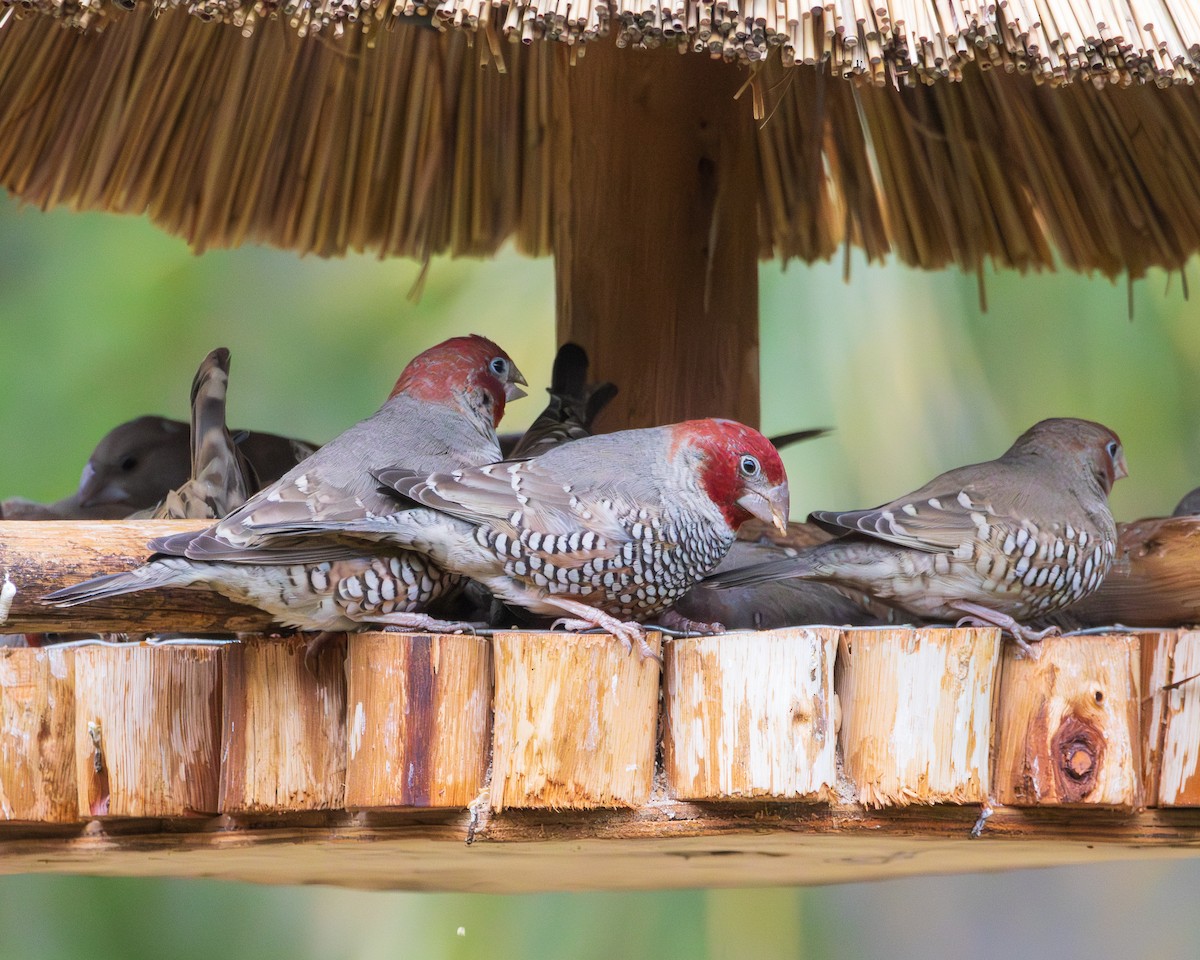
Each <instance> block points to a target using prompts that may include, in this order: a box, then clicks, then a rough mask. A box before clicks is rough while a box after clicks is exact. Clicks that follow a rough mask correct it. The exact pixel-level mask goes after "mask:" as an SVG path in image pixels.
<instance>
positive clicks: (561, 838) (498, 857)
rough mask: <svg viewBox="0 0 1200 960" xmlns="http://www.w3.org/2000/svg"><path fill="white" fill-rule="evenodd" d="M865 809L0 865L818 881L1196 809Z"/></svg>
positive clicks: (104, 844)
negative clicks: (979, 822)
mask: <svg viewBox="0 0 1200 960" xmlns="http://www.w3.org/2000/svg"><path fill="white" fill-rule="evenodd" d="M978 814H979V809H978V807H965V808H964V807H958V806H932V807H927V806H917V807H905V808H899V809H892V810H885V811H872V810H867V809H864V808H861V807H855V806H849V807H847V806H833V807H827V806H824V805H820V804H803V803H782V804H781V803H771V804H767V803H742V804H694V803H680V802H671V801H665V800H656V801H652V802H651V803H650V804H648V805H646V806H644V807H642V808H640V809H637V810H590V811H533V810H529V811H506V812H504V813H502V814H493V815H490V816H489V815H488V811H487V810H486V809H483V810H480V811H478V816H477V817H476V816H472V815H470V814H468V813H466V812H454V813H452V814H451V813H446V812H441V813H439V812H436V811H428V810H427V811H422V812H421V813H419V814H344V813H340V814H339V813H310V814H304V815H299V816H296V817H293V818H292V819H291V820H282V821H281V820H280V819H278V818H271V819H270V820H258V821H256V820H254V819H253V818H247V819H240V818H230V817H218V818H214V819H208V820H203V819H199V820H191V821H174V822H169V823H168V822H164V821H160V820H145V821H112V820H108V821H103V822H93V823H91V824H88V825H86V826H61V825H60V826H58V827H56V828H52V827H43V828H42V830H41V832H40V833H35V832H31V831H30V830H29V829H28V828H27V827H21V826H18V825H12V824H7V825H6V824H0V873H14V874H15V873H76V874H91V875H104V876H160V877H179V876H185V877H186V876H202V877H224V878H228V879H236V880H242V881H251V882H257V883H289V884H292V883H322V884H337V885H341V886H348V887H358V888H366V889H397V890H458V891H470V892H480V891H489V892H494V893H518V892H533V891H546V890H553V891H574V890H649V889H656V888H672V887H714V886H721V887H732V886H763V885H767V884H780V885H784V884H787V885H795V884H827V883H845V882H852V881H853V882H862V881H868V880H879V879H885V878H896V877H906V876H920V875H930V874H943V873H962V872H977V871H981V870H986V871H988V872H994V871H997V870H1009V869H1016V868H1030V867H1044V866H1054V865H1065V864H1095V863H1102V862H1105V861H1114V860H1147V859H1157V860H1162V859H1178V858H1183V857H1196V856H1198V855H1200V811H1196V810H1153V811H1146V812H1144V813H1140V814H1131V813H1116V812H1114V811H1110V810H1104V809H1097V808H1090V809H1087V810H1078V809H1074V810H1063V809H1061V808H1057V809H1055V808H1048V809H1044V810H1043V809H1017V808H1013V807H997V808H996V810H995V813H994V815H993V816H992V817H991V819H990V820H988V822H987V826H986V828H985V829H984V831H983V836H982V837H981V838H980V839H978V840H972V839H969V833H970V830H971V826H972V824H973V823H974V822H975V820H976V818H977V817H978Z"/></svg>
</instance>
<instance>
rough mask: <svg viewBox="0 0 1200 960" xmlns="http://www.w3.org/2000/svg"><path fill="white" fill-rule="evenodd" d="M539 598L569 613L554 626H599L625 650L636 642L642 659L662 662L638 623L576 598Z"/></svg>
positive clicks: (577, 627) (585, 628)
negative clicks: (623, 645)
mask: <svg viewBox="0 0 1200 960" xmlns="http://www.w3.org/2000/svg"><path fill="white" fill-rule="evenodd" d="M541 600H542V603H543V604H545V605H546V606H554V607H558V609H559V610H561V611H562V612H563V613H568V614H571V616H570V617H563V618H562V619H561V620H556V621H554V626H559V625H562V626H564V627H566V629H568V630H590V629H591V628H592V627H599V628H600V629H601V630H604V631H606V632H607V633H611V634H612V635H613V636H614V637H616V638H617V639H618V640H620V641H621V642H622V643H623V644H625V649H626V650H629V651H632V650H633V645H634V643H635V642H636V643H637V648H638V653H640V654H641V655H642V658H643V659H645V658H646V657H649V658H650V659H652V660H657V661H658V662H659V663H662V657H660V656H659V655H658V654H657V653H655V652H654V650H653V648H652V647H651V646H650V644H648V643H647V642H646V630H645V628H644V627H642V625H641V624H640V623H634V622H633V621H627V620H618V619H617V618H616V617H614V616H612V615H610V614H607V613H605V612H604V611H603V610H597V609H596V608H595V607H589V606H588V605H587V604H586V603H580V602H579V601H578V600H567V599H565V598H564V597H542V598H541Z"/></svg>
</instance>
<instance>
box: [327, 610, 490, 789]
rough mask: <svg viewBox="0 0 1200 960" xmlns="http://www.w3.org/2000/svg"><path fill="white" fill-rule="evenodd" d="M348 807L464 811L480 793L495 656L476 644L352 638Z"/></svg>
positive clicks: (486, 645) (450, 639)
mask: <svg viewBox="0 0 1200 960" xmlns="http://www.w3.org/2000/svg"><path fill="white" fill-rule="evenodd" d="M346 672H347V676H348V684H349V690H348V695H347V704H348V720H347V726H348V747H349V758H348V762H347V768H346V806H347V807H348V808H350V809H371V808H387V807H465V806H467V805H468V804H469V803H471V802H472V801H473V800H474V799H475V798H476V797H478V796H479V794H480V793H481V792H482V791H483V789H484V788H485V787H486V785H487V768H488V756H489V748H490V742H489V737H490V734H491V719H492V711H491V706H492V651H491V642H490V641H489V640H487V639H486V638H483V637H473V636H462V635H456V634H452V635H445V636H436V635H434V636H430V635H427V634H416V635H409V634H397V633H357V634H351V636H350V638H349V658H348V660H347V664H346Z"/></svg>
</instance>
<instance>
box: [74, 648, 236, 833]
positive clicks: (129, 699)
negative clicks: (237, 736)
mask: <svg viewBox="0 0 1200 960" xmlns="http://www.w3.org/2000/svg"><path fill="white" fill-rule="evenodd" d="M224 646H226V645H225V644H181V643H169V644H145V643H112V644H110V643H96V644H92V645H85V646H78V647H76V648H75V703H76V709H75V771H76V776H77V777H78V786H79V808H80V811H81V812H82V813H83V814H84V815H85V816H92V817H104V816H110V817H183V816H193V815H198V814H206V813H215V812H216V810H217V787H218V782H219V780H220V743H221V735H220V722H221V658H222V655H223V653H224V650H223V647H224Z"/></svg>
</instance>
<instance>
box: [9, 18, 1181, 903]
mask: <svg viewBox="0 0 1200 960" xmlns="http://www.w3.org/2000/svg"><path fill="white" fill-rule="evenodd" d="M1100 17H1104V18H1107V19H1104V20H1101V19H1100ZM207 21H217V22H207ZM64 23H65V24H69V25H71V26H73V27H75V28H77V29H74V30H64V29H61V27H62V25H63V24H64ZM431 27H432V28H433V29H430V28H431ZM318 36H319V38H320V39H319V40H318V39H316V37H318ZM680 54H682V55H680ZM481 67H482V69H481ZM1198 74H1200V15H1198V14H1197V12H1196V9H1195V6H1194V4H1192V3H1191V2H1189V0H1137V2H1134V0H1106V2H1104V3H1086V4H1080V3H1061V2H1058V0H1008V2H1007V4H997V3H991V2H975V0H956V2H954V3H950V4H947V3H945V2H941V0H938V2H934V0H890V2H889V3H887V4H874V5H872V4H864V3H861V2H859V0H827V2H824V3H821V4H819V5H818V4H803V3H801V4H791V3H782V4H780V3H758V2H754V3H749V4H746V3H737V4H735V3H715V4H714V3H710V2H708V0H678V2H677V3H675V4H674V5H671V4H643V5H638V4H635V3H632V2H630V0H616V2H613V3H610V2H601V0H584V2H583V3H581V4H578V5H572V6H569V7H565V6H563V5H557V6H555V5H545V4H539V3H537V2H535V0H512V2H501V3H493V2H480V3H474V2H472V3H467V2H466V0H439V2H438V3H436V4H431V3H426V2H424V0H406V2H402V3H396V4H382V3H379V2H377V0H357V2H354V3H344V2H341V0H312V2H304V3H297V2H291V0H289V2H287V3H279V2H278V0H221V2H216V0H190V2H187V3H179V2H176V0H167V2H165V3H160V4H157V5H155V4H151V3H150V2H149V0H128V2H126V0H62V2H60V0H28V2H26V0H21V2H14V0H0V184H2V185H3V186H4V187H5V188H6V189H7V190H8V191H10V192H11V193H13V194H14V195H16V196H18V197H20V198H22V199H24V200H26V201H28V202H31V203H35V204H37V205H39V206H41V207H51V206H55V205H59V204H69V205H71V206H72V207H74V208H78V209H104V210H113V211H121V212H130V213H139V214H140V213H145V214H147V215H148V216H149V217H150V218H151V219H152V220H153V221H154V222H155V223H156V224H158V225H159V226H160V227H162V228H163V229H165V230H167V231H169V232H171V233H175V234H179V235H182V236H184V237H186V238H187V239H188V241H189V242H190V243H191V244H192V245H193V246H194V247H195V248H196V249H197V250H203V249H206V248H210V247H221V246H236V245H239V244H241V243H243V242H247V241H252V242H262V243H270V244H274V245H276V246H279V247H283V248H287V249H292V250H297V251H300V252H312V253H316V254H319V255H336V254H340V253H343V252H345V251H347V250H366V249H370V250H375V251H378V252H379V253H381V254H382V255H402V256H410V257H416V258H419V259H423V260H427V259H428V258H429V257H431V256H432V255H434V254H436V253H440V252H450V253H453V254H472V255H486V254H490V253H492V252H494V251H495V250H497V249H498V248H499V247H500V246H501V244H503V243H504V242H506V241H507V240H509V239H510V238H511V239H513V240H514V241H515V243H516V245H517V247H518V248H519V249H520V250H522V251H524V252H526V253H529V254H552V255H553V256H554V258H555V266H556V294H557V296H556V299H557V318H558V320H557V323H558V335H559V339H560V340H565V339H571V340H575V341H577V342H579V343H581V344H582V345H583V346H584V347H585V348H586V349H587V351H588V352H589V354H590V356H591V359H592V368H593V373H594V375H595V376H596V378H597V379H612V380H615V381H619V382H620V384H621V393H620V395H619V397H618V398H617V400H616V401H615V403H614V404H613V405H612V407H611V408H610V409H609V411H608V412H607V413H606V415H605V420H604V423H603V426H605V427H607V428H610V429H612V428H617V427H627V426H644V425H648V424H652V423H664V422H671V421H676V420H681V419H686V418H689V417H697V416H708V415H716V416H725V417H734V418H737V419H740V420H742V421H745V422H748V423H751V424H753V423H756V422H757V420H758V404H759V382H758V366H759V364H758V287H757V266H758V261H759V259H760V258H765V257H779V258H782V259H785V260H786V259H789V258H800V259H804V260H809V261H811V260H817V259H826V258H829V257H831V256H833V255H834V254H835V253H837V252H838V251H839V250H843V249H845V250H848V249H849V247H851V246H857V247H859V248H861V249H862V250H863V251H865V253H866V255H867V256H868V258H870V259H877V258H881V257H884V256H886V255H888V254H889V253H891V254H895V255H896V256H897V257H899V258H900V259H901V260H903V261H904V262H906V263H910V264H915V265H919V266H922V267H928V268H935V267H941V266H944V265H947V264H957V265H959V266H960V267H962V268H964V269H967V270H971V271H980V272H982V270H983V268H984V265H985V264H986V263H987V262H988V261H991V262H992V263H994V264H995V265H997V266H1003V267H1015V268H1018V269H1028V268H1042V267H1053V266H1055V265H1056V264H1062V265H1065V266H1067V267H1069V268H1072V269H1077V270H1087V271H1099V272H1101V273H1103V274H1105V275H1107V276H1116V275H1118V274H1121V273H1125V274H1127V275H1129V276H1130V277H1138V276H1141V275H1143V274H1144V273H1145V272H1146V270H1147V269H1149V268H1150V267H1154V266H1161V267H1166V268H1168V269H1178V268H1180V267H1182V265H1183V264H1184V262H1185V261H1186V260H1187V259H1188V258H1189V257H1190V256H1191V255H1193V254H1194V253H1195V252H1197V251H1198V250H1200V216H1197V213H1196V212H1197V211H1198V210H1200V178H1197V177H1196V175H1195V171H1196V170H1197V169H1198V168H1200V90H1198V89H1197V86H1196V84H1195V80H1196V78H1197V75H1198ZM685 372H686V376H684V373H685ZM181 528H182V527H181V526H180V525H179V524H175V525H174V526H171V525H168V524H167V523H165V522H157V523H155V522H146V523H119V524H82V523H73V524H57V523H44V524H34V523H20V522H0V570H3V571H5V572H6V573H7V576H8V578H9V579H10V580H11V583H12V585H13V587H15V589H16V594H15V596H14V597H12V598H11V601H12V602H11V605H10V606H8V607H7V608H6V610H5V612H6V614H7V616H6V619H5V624H6V626H5V629H8V630H30V631H35V630H55V631H89V632H97V631H99V632H123V631H134V632H137V633H145V632H147V631H171V632H172V633H183V634H184V635H185V636H191V635H196V634H203V633H211V632H214V631H216V632H224V633H234V632H237V633H254V632H261V631H263V630H265V629H266V628H267V625H268V624H267V618H266V617H265V616H264V615H263V614H261V613H258V612H256V611H253V610H249V609H247V608H244V607H238V606H236V605H234V604H231V603H228V602H225V601H223V600H221V599H220V598H217V597H214V596H211V595H208V594H206V593H203V592H199V591H194V592H193V591H162V592H156V593H146V594H140V595H137V596H135V597H125V598H117V599H114V600H112V601H108V602H105V603H102V604H101V603H97V604H93V605H90V606H87V607H84V608H74V609H71V610H66V611H60V610H50V609H47V608H43V607H39V606H37V605H35V604H34V603H33V600H34V599H35V598H36V597H38V596H40V595H42V594H44V593H46V592H49V591H50V590H52V589H54V588H56V587H58V586H61V585H62V584H63V582H64V579H65V574H66V573H67V571H69V572H70V575H71V577H72V578H73V579H76V580H77V579H81V578H83V577H88V576H94V575H98V574H102V573H108V572H114V571H117V570H124V569H127V568H128V567H129V566H131V565H133V564H134V563H136V562H138V561H140V560H141V559H142V558H143V557H144V544H145V542H146V541H147V540H148V539H150V538H151V537H152V536H156V535H161V534H163V533H165V532H168V531H169V530H172V529H181ZM1123 536H1124V535H1123ZM1149 552H1150V553H1151V554H1152V553H1153V551H1149ZM1131 562H1132V561H1131ZM1139 562H1140V561H1139ZM1147 562H1148V561H1147ZM1135 568H1136V564H1135ZM1135 574H1136V569H1135ZM2 596H4V597H5V598H6V599H7V592H6V593H5V594H3V595H2ZM1189 596H1193V597H1194V596H1196V594H1195V593H1191V594H1189ZM1106 602H1107V601H1106ZM1112 602H1113V603H1129V602H1131V600H1130V598H1129V597H1118V598H1117V599H1115V600H1113V601H1112ZM1105 622H1108V623H1111V622H1114V620H1112V619H1109V620H1106V621H1105ZM1188 622H1190V621H1188ZM654 642H655V643H658V642H659V640H658V639H657V638H656V639H655V641H654ZM1198 646H1200V645H1198V643H1197V640H1196V637H1195V636H1194V635H1193V634H1192V633H1190V632H1178V631H1172V630H1166V629H1162V630H1156V631H1154V632H1150V633H1119V634H1113V635H1104V636H1088V637H1070V638H1066V639H1063V640H1052V641H1048V642H1047V643H1046V645H1045V648H1044V649H1045V653H1044V654H1043V656H1042V658H1040V659H1039V660H1037V661H1027V660H1021V659H1018V658H1017V657H1016V656H1015V654H1014V653H1013V652H1012V651H1011V650H1008V649H1005V650H1004V651H1003V653H1002V652H1001V644H1000V642H999V639H998V636H997V634H996V633H995V631H988V630H938V629H928V630H908V629H906V630H886V631H859V630H855V631H851V630H841V629H838V628H836V627H829V628H812V629H802V630H783V631H768V632H761V633H737V634H733V635H730V636H726V637H715V638H668V639H667V640H666V641H665V642H663V645H662V647H661V649H662V653H663V660H664V676H663V678H662V686H661V688H660V676H659V671H658V666H657V663H656V662H655V661H653V660H649V661H641V660H638V659H637V658H636V657H632V656H629V655H627V654H625V653H624V651H623V650H621V649H620V647H619V646H618V645H617V644H616V643H615V641H613V640H612V639H611V638H607V637H599V636H584V637H564V636H562V635H561V634H549V633H536V632H535V633H515V632H507V633H501V634H497V635H495V636H490V637H438V638H432V637H428V636H419V635H418V636H406V635H398V634H362V635H357V636H354V637H352V638H351V640H350V643H349V645H348V652H347V653H343V651H342V648H340V647H334V648H331V649H330V650H328V651H326V652H325V653H324V654H322V655H321V657H320V658H319V659H318V661H317V664H316V669H315V671H314V672H309V671H307V670H306V668H305V666H304V664H303V662H302V661H303V657H302V656H301V655H300V652H299V649H298V647H297V644H296V643H295V642H294V641H291V640H287V639H272V638H261V637H255V638H250V639H245V640H243V642H242V643H241V644H240V645H231V644H211V643H210V644H175V643H172V644H160V645H142V644H134V645H125V646H116V645H105V644H94V645H87V646H79V647H72V648H69V649H63V650H10V651H3V652H0V871H7V872H45V871H70V872H77V873H92V874H142V875H170V876H186V875H195V876H200V875H203V876H223V877H236V878H240V879H246V880H256V881H275V882H278V881H285V882H304V881H313V882H323V883H341V884H348V885H357V886H367V887H406V888H413V889H464V890H468V889H469V890H497V891H523V890H534V889H584V888H628V887H656V886H699V885H710V884H720V885H723V886H728V885H736V884H751V883H752V884H759V885H761V884H772V883H824V882H832V881H844V880H862V879H868V878H873V877H884V876H902V875H907V874H915V873H935V872H937V873H942V872H955V871H969V870H981V869H986V870H997V869H1003V868H1009V867H1029V866H1042V865H1050V864H1066V863H1083V862H1095V861H1098V860H1105V859H1123V858H1133V857H1149V856H1163V857H1168V856H1188V855H1193V854H1194V853H1195V850H1196V845H1197V840H1198V839H1200V812H1198V811H1197V810H1196V809H1195V808H1194V805H1195V804H1196V803H1197V798H1198V797H1200V787H1198V784H1200V778H1198V777H1197V767H1198V765H1200V760H1198V758H1197V748H1196V744H1197V732H1196V731H1197V730H1198V729H1200V727H1198V726H1197V724H1198V722H1200V721H1197V717H1200V707H1198V705H1197V702H1196V697H1197V694H1196V692H1195V690H1194V689H1193V688H1192V687H1191V686H1189V684H1190V682H1191V680H1192V679H1193V678H1194V677H1195V675H1196V673H1197V672H1200V668H1198V667H1197V666H1196V664H1197V662H1198V661H1200V655H1198V654H1197V648H1198ZM343 658H344V659H343ZM660 689H661V700H660ZM131 705H132V708H131ZM989 811H990V812H991V816H990V819H986V818H982V814H985V813H987V812H989ZM981 823H982V824H985V825H984V826H983V827H982V835H981V837H980V838H979V839H971V832H972V829H973V828H976V832H979V831H978V826H979V824H981ZM585 865H586V866H585Z"/></svg>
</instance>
